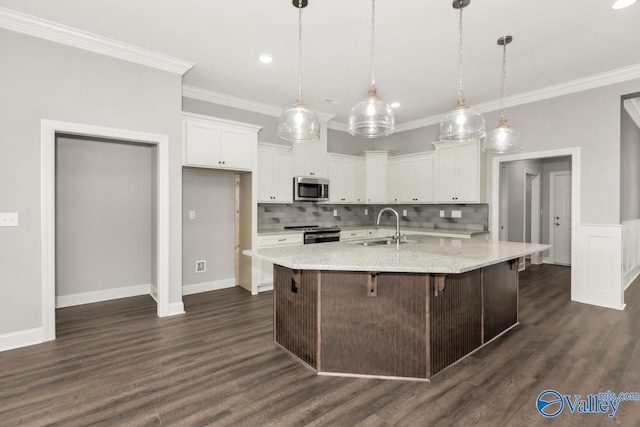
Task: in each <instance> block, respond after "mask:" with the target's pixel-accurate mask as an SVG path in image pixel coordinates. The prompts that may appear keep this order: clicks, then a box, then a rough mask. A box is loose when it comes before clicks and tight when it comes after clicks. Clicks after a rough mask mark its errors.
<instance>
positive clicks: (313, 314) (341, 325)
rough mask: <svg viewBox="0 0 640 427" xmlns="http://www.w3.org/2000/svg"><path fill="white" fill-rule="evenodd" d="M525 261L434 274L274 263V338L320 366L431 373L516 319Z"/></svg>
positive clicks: (395, 375)
mask: <svg viewBox="0 0 640 427" xmlns="http://www.w3.org/2000/svg"><path fill="white" fill-rule="evenodd" d="M517 266H518V260H517V259H513V260H510V261H506V262H501V263H498V264H494V265H490V266H487V267H483V268H479V269H477V270H473V271H469V272H467V273H462V274H434V273H388V272H380V273H378V272H357V271H320V270H292V269H289V268H286V267H282V266H279V265H274V339H275V341H276V343H278V344H279V345H280V346H282V347H283V348H284V349H285V350H286V351H288V352H289V353H291V354H292V355H294V356H295V357H296V358H297V359H299V360H300V361H302V362H303V363H305V364H306V365H308V366H309V367H311V368H313V369H314V370H315V371H316V372H318V374H323V375H348V376H364V377H371V376H373V377H381V378H390V379H405V380H429V379H430V378H432V377H433V376H434V375H436V374H437V373H439V372H441V371H442V370H443V369H445V368H446V367H448V366H450V365H451V364H453V363H455V362H456V361H458V360H460V359H461V358H463V357H464V356H466V355H468V354H470V353H471V352H473V351H474V350H477V349H478V348H480V347H482V346H483V345H485V344H486V343H488V342H489V341H490V340H492V339H494V338H495V337H497V336H498V335H500V334H502V333H503V332H505V331H506V330H508V329H510V328H512V327H513V326H515V325H517V323H518V268H517Z"/></svg>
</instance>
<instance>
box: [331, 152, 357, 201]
mask: <svg viewBox="0 0 640 427" xmlns="http://www.w3.org/2000/svg"><path fill="white" fill-rule="evenodd" d="M328 157H329V181H330V186H329V202H330V203H355V201H356V187H357V175H358V170H357V164H356V160H355V159H354V158H352V157H347V156H342V155H340V154H333V153H330V154H329V155H328Z"/></svg>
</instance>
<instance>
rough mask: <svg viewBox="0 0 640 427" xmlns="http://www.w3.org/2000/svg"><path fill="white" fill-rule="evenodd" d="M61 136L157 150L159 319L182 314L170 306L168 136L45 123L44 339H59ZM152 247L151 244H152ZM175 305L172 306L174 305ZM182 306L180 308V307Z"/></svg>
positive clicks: (71, 124) (42, 171)
mask: <svg viewBox="0 0 640 427" xmlns="http://www.w3.org/2000/svg"><path fill="white" fill-rule="evenodd" d="M58 135H71V136H80V137H83V138H101V139H106V140H112V141H120V142H122V141H127V142H131V143H138V144H149V145H152V146H154V147H156V150H157V151H156V152H157V155H156V156H155V157H156V159H155V160H156V161H155V162H152V166H153V167H154V168H155V172H154V177H155V180H156V188H157V191H156V192H155V203H154V205H155V211H154V212H153V214H154V215H155V218H156V227H155V236H156V242H155V244H154V246H155V248H154V249H155V252H156V257H155V266H154V269H153V270H154V271H153V273H154V274H155V282H156V290H157V291H156V292H157V294H156V300H157V314H158V316H161V317H162V316H168V315H171V314H178V312H183V308H182V303H180V304H175V305H176V307H170V304H169V140H168V137H167V136H165V135H157V134H149V133H143V132H137V131H128V130H122V129H114V128H105V127H98V126H89V125H84V124H77V123H67V122H58V121H52V120H42V123H41V142H40V150H41V177H42V178H41V179H42V186H41V187H42V193H41V206H42V227H41V247H42V254H41V255H42V340H43V341H49V340H53V339H55V337H56V331H55V308H56V233H55V227H56V203H55V196H56V192H55V189H56V139H57V137H58ZM150 246H151V245H150ZM173 305H174V304H172V306H173ZM178 305H179V306H180V307H177V306H178Z"/></svg>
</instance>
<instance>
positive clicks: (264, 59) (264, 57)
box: [259, 53, 273, 64]
mask: <svg viewBox="0 0 640 427" xmlns="http://www.w3.org/2000/svg"><path fill="white" fill-rule="evenodd" d="M259 59H260V62H262V63H263V64H271V61H273V58H272V57H271V55H268V54H266V53H263V54H262V55H260V58H259Z"/></svg>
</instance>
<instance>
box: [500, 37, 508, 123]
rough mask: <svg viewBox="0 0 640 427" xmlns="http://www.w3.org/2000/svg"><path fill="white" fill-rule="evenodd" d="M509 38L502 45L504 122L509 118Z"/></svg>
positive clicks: (502, 116)
mask: <svg viewBox="0 0 640 427" xmlns="http://www.w3.org/2000/svg"><path fill="white" fill-rule="evenodd" d="M506 40H507V37H506V36H505V37H504V42H503V44H502V114H501V115H500V117H501V118H502V120H506V118H507V102H506V95H507V41H506Z"/></svg>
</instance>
